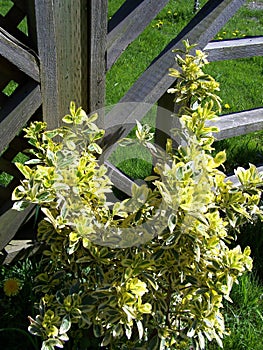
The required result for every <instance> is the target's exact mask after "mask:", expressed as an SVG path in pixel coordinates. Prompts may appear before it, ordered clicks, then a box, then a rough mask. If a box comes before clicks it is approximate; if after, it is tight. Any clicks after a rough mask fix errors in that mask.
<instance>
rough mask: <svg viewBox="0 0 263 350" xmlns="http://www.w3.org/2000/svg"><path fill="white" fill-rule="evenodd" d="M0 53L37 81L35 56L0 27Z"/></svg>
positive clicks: (37, 71) (37, 70) (37, 72)
mask: <svg viewBox="0 0 263 350" xmlns="http://www.w3.org/2000/svg"><path fill="white" fill-rule="evenodd" d="M0 55H1V56H3V57H4V58H5V59H7V60H8V61H9V62H11V63H12V64H14V65H15V66H16V67H18V68H19V69H20V70H21V71H22V72H24V73H25V74H27V75H28V76H29V77H31V78H32V79H34V80H35V81H37V82H39V80H40V78H39V67H38V62H37V59H36V58H35V56H34V55H33V54H32V53H31V52H30V51H29V49H26V46H25V45H23V44H21V43H19V41H18V40H16V39H15V38H14V37H12V36H11V35H10V34H9V33H8V32H6V31H5V30H4V29H3V28H0Z"/></svg>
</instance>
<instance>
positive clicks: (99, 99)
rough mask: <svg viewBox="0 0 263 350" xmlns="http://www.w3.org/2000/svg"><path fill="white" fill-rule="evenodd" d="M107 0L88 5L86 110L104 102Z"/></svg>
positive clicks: (93, 1) (99, 105)
mask: <svg viewBox="0 0 263 350" xmlns="http://www.w3.org/2000/svg"><path fill="white" fill-rule="evenodd" d="M107 5H108V1H107V0H90V1H89V6H88V14H89V16H88V22H89V25H88V28H89V33H88V44H89V47H88V61H89V68H88V96H87V97H88V112H89V113H91V112H93V111H96V110H98V109H100V108H102V107H104V102H105V79H106V76H105V74H106V36H107Z"/></svg>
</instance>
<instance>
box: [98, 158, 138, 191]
mask: <svg viewBox="0 0 263 350" xmlns="http://www.w3.org/2000/svg"><path fill="white" fill-rule="evenodd" d="M104 165H105V166H106V167H107V175H108V176H109V178H110V179H111V181H112V183H113V185H114V186H115V187H116V188H118V189H119V190H121V191H122V192H124V193H126V194H127V195H128V196H131V194H132V193H131V188H132V185H133V184H134V182H133V181H132V180H131V179H130V178H129V177H128V176H126V175H125V174H124V173H123V172H121V171H120V170H119V169H118V168H116V167H115V166H114V165H112V164H111V163H110V162H107V161H106V162H105V163H104Z"/></svg>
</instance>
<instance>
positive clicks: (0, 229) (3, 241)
mask: <svg viewBox="0 0 263 350" xmlns="http://www.w3.org/2000/svg"><path fill="white" fill-rule="evenodd" d="M33 210H34V205H30V206H29V207H28V208H26V209H25V210H23V211H16V210H13V209H9V210H7V211H6V212H5V213H4V214H2V215H1V216H0V250H2V249H3V248H4V247H5V246H6V245H7V244H8V243H9V242H10V241H11V240H12V238H13V237H14V236H15V234H16V232H17V231H18V229H19V228H20V226H21V224H22V223H23V222H24V221H25V219H26V218H27V217H28V216H29V215H30V214H31V213H32V211H33Z"/></svg>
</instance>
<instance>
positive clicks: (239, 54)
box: [204, 36, 263, 62]
mask: <svg viewBox="0 0 263 350" xmlns="http://www.w3.org/2000/svg"><path fill="white" fill-rule="evenodd" d="M204 51H205V52H206V53H207V54H208V60H209V61H210V62H214V61H223V60H233V59H236V58H246V57H253V56H263V36H260V37H254V38H243V39H231V40H223V41H212V42H210V43H208V44H207V45H206V47H205V49H204Z"/></svg>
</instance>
